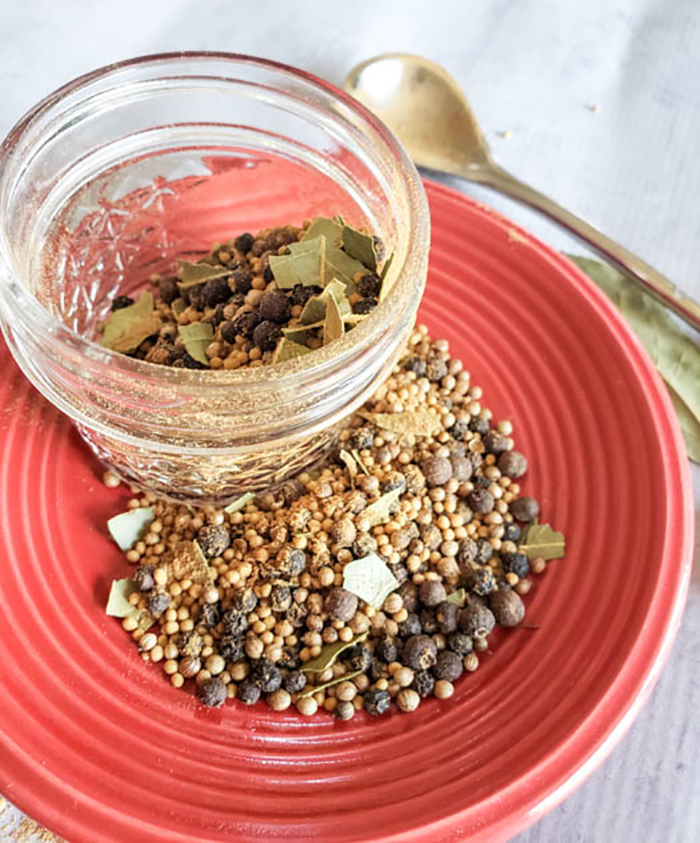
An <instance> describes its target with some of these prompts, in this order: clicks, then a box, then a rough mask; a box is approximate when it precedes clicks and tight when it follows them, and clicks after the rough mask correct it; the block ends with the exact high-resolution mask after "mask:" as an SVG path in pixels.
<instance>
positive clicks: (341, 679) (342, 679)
mask: <svg viewBox="0 0 700 843" xmlns="http://www.w3.org/2000/svg"><path fill="white" fill-rule="evenodd" d="M302 670H303V668H302ZM363 672H364V671H362V670H353V671H352V673H346V674H344V675H343V676H336V677H335V679H331V680H330V681H329V682H324V683H323V684H322V685H312V686H310V687H308V688H305V689H304V690H303V691H302V692H301V693H300V694H299V696H298V699H300V700H303V699H304V698H306V697H313V695H314V694H315V693H316V691H325V690H327V689H328V688H332V687H333V686H334V685H340V683H341V682H349V681H350V680H351V679H354V678H355V677H356V676H359V675H360V674H361V673H363Z"/></svg>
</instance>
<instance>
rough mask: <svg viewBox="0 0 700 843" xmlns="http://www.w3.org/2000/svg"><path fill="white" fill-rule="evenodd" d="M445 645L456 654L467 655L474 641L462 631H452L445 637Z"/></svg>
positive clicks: (472, 647)
mask: <svg viewBox="0 0 700 843" xmlns="http://www.w3.org/2000/svg"><path fill="white" fill-rule="evenodd" d="M447 646H448V647H449V648H450V650H452V651H453V652H455V653H457V655H458V656H462V658H464V656H468V655H469V653H471V652H472V650H473V649H474V642H473V641H472V639H471V637H470V636H469V635H467V634H466V633H464V632H453V633H452V635H450V637H449V638H448V639H447Z"/></svg>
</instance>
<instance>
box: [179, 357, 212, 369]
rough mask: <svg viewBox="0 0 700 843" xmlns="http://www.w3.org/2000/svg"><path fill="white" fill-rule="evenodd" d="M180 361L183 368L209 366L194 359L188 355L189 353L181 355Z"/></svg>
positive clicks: (206, 367) (203, 367)
mask: <svg viewBox="0 0 700 843" xmlns="http://www.w3.org/2000/svg"><path fill="white" fill-rule="evenodd" d="M182 363H183V366H184V367H185V369H208V368H209V366H205V365H204V363H200V362H199V360H195V359H194V357H190V355H189V354H183V355H182Z"/></svg>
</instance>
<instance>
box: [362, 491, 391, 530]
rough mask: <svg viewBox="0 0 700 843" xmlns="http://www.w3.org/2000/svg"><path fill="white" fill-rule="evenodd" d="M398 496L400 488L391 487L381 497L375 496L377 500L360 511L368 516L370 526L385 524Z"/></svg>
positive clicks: (364, 515)
mask: <svg viewBox="0 0 700 843" xmlns="http://www.w3.org/2000/svg"><path fill="white" fill-rule="evenodd" d="M400 497H401V489H392V491H391V492H387V493H386V494H384V495H382V496H381V498H377V500H376V501H375V502H374V503H371V504H370V505H369V506H368V507H367V509H364V510H363V511H362V515H363V517H365V518H369V522H370V527H377V526H378V525H379V524H386V522H387V521H388V520H389V518H390V517H391V512H392V510H393V508H394V505H395V504H396V502H397V501H398V499H399V498H400Z"/></svg>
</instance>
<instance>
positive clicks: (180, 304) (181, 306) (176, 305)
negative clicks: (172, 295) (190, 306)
mask: <svg viewBox="0 0 700 843" xmlns="http://www.w3.org/2000/svg"><path fill="white" fill-rule="evenodd" d="M170 309H171V310H172V312H173V313H174V314H175V317H176V318H177V317H178V316H180V314H181V313H184V311H185V310H187V304H186V303H185V300H184V299H182V298H180V299H175V301H174V302H173V303H172V304H171V305H170Z"/></svg>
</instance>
